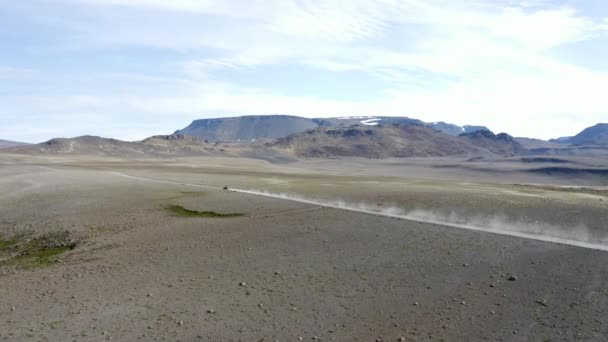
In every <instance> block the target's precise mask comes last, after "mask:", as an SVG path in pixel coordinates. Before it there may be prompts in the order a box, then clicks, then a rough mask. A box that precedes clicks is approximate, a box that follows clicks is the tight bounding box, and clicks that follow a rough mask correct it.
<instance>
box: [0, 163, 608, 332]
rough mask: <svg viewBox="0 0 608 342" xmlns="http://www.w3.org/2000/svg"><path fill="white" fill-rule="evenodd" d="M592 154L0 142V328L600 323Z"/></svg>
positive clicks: (600, 225)
mask: <svg viewBox="0 0 608 342" xmlns="http://www.w3.org/2000/svg"><path fill="white" fill-rule="evenodd" d="M605 165H606V164H605V162H604V161H602V160H583V159H576V160H569V161H568V163H567V164H566V165H564V163H560V162H559V161H556V160H549V161H546V160H536V161H522V160H519V159H518V160H511V161H500V162H495V161H484V160H480V161H456V160H447V159H446V160H439V159H435V160H427V159H420V160H391V159H388V160H385V161H381V162H379V161H374V162H373V163H372V162H369V161H365V160H358V159H345V160H308V161H301V162H296V163H291V164H281V165H278V164H271V163H268V162H265V161H260V160H249V159H244V158H240V159H237V158H214V157H200V158H179V159H171V160H169V159H139V160H123V159H120V158H109V157H82V156H73V155H70V156H63V157H58V156H36V157H32V156H23V155H9V154H5V155H2V156H0V175H1V177H0V235H1V236H2V238H1V239H0V272H1V273H0V291H1V296H0V310H1V311H0V339H4V340H11V341H12V340H33V341H56V340H76V341H102V340H110V339H113V340H119V341H133V340H143V341H148V340H167V341H175V340H181V341H191V340H243V341H249V340H262V339H263V340H280V341H297V340H313V339H315V340H360V341H369V340H380V341H397V340H403V341H426V340H438V341H439V340H444V341H477V340H489V341H495V340H505V341H571V340H588V341H605V340H607V339H608V323H607V322H606V320H605V317H606V316H607V315H608V272H607V271H608V252H606V251H604V250H601V249H602V248H603V246H604V245H605V242H606V241H608V239H606V233H607V232H608V228H606V227H608V215H607V214H606V213H607V212H608V190H607V189H606V186H608V184H607V183H606V177H605V176H604V175H603V174H601V172H599V173H597V172H590V173H589V172H587V173H585V172H582V173H580V172H576V170H578V169H581V168H582V169H585V170H588V169H594V170H604V168H605ZM547 168H549V171H547V172H545V171H546V170H547ZM552 168H559V169H558V171H559V170H561V171H559V172H557V171H556V169H552ZM531 170H532V171H531ZM534 170H541V171H534ZM542 170H545V171H542ZM564 170H575V172H574V174H573V173H572V171H568V172H565V171H564ZM224 186H226V187H228V189H227V190H224V189H223V187H224ZM231 190H253V191H258V192H266V193H267V195H271V196H276V197H283V198H272V197H267V196H258V195H251V194H246V193H242V192H237V191H231ZM286 198H287V199H286ZM288 199H292V200H288ZM293 199H295V201H294V200H293ZM307 201H308V202H310V203H307ZM311 203H318V204H311ZM319 203H320V204H319ZM323 203H325V204H326V205H323ZM341 207H343V208H344V209H349V210H343V209H340V208H341ZM351 209H352V210H351ZM358 209H361V210H363V211H371V212H377V213H378V214H377V215H375V214H374V215H372V214H369V213H365V212H355V211H353V210H358ZM395 213H396V214H397V215H396V216H406V217H409V216H412V215H413V216H415V217H418V218H427V219H429V218H432V219H433V220H434V221H437V222H438V223H436V224H430V223H423V222H416V221H412V220H407V219H399V218H395V217H388V216H390V215H393V214H395ZM383 215H385V216H383ZM416 215H418V216H416ZM425 215H426V216H425ZM431 216H432V217H431ZM441 222H443V223H444V224H441ZM458 225H472V226H475V227H479V228H492V229H500V230H501V231H502V232H503V233H507V234H509V233H526V234H532V235H534V234H537V235H538V236H539V238H541V237H552V238H559V239H563V240H566V241H572V242H573V243H576V242H577V241H579V242H586V243H591V244H592V247H593V246H596V247H595V248H596V249H594V248H581V247H576V246H571V245H567V244H557V243H550V242H545V241H538V240H536V239H524V238H519V237H513V236H505V235H501V234H495V233H488V232H483V231H475V230H468V229H459V228H456V227H454V226H458Z"/></svg>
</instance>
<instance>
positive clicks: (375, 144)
mask: <svg viewBox="0 0 608 342" xmlns="http://www.w3.org/2000/svg"><path fill="white" fill-rule="evenodd" d="M484 133H487V134H483V135H481V136H478V135H474V134H470V135H463V136H452V135H448V134H444V133H442V132H439V131H437V130H435V129H433V128H430V127H427V126H425V125H397V124H395V125H388V126H351V127H320V128H317V129H312V130H308V131H306V132H303V133H297V134H293V135H290V136H288V137H286V138H282V139H278V140H277V141H276V142H274V143H271V144H269V146H272V147H276V148H279V149H282V150H285V151H288V152H289V153H293V154H294V155H296V156H298V157H305V158H311V157H312V158H314V157H317V158H324V157H363V158H387V157H431V156H435V157H442V156H471V155H501V156H502V155H513V154H521V153H525V152H526V150H525V149H524V148H523V147H522V146H521V145H519V144H518V143H517V142H515V141H514V140H513V139H512V138H511V137H510V136H508V135H506V134H504V135H500V134H499V135H494V134H493V133H491V132H484ZM485 145H487V146H485Z"/></svg>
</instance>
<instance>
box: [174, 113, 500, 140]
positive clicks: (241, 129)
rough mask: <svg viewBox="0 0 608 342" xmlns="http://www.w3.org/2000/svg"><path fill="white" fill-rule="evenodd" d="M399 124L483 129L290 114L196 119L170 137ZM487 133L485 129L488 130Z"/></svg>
mask: <svg viewBox="0 0 608 342" xmlns="http://www.w3.org/2000/svg"><path fill="white" fill-rule="evenodd" d="M393 124H400V125H426V126H428V127H430V128H433V129H435V130H438V131H441V132H444V133H446V134H449V135H452V136H458V135H459V134H462V133H470V132H474V131H477V130H488V129H487V128H486V127H483V126H464V127H460V126H457V125H453V124H449V123H445V122H434V123H425V122H423V121H420V120H418V119H412V118H408V117H403V116H348V117H330V118H315V119H308V118H303V117H298V116H291V115H249V116H238V117H229V118H216V119H200V120H195V121H193V122H192V123H191V124H190V125H189V126H188V127H186V128H184V129H181V130H177V131H176V132H175V133H174V134H184V135H190V136H195V137H199V138H201V139H206V140H208V141H229V142H236V141H240V142H251V141H255V140H274V139H278V138H284V137H287V136H289V135H291V134H295V133H301V132H304V131H306V130H310V129H315V128H319V127H350V126H353V125H362V126H387V125H393ZM488 131H489V130H488Z"/></svg>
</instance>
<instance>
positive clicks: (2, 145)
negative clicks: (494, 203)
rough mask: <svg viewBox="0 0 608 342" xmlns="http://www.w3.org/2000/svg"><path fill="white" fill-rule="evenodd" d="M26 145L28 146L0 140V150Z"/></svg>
mask: <svg viewBox="0 0 608 342" xmlns="http://www.w3.org/2000/svg"><path fill="white" fill-rule="evenodd" d="M26 145H29V144H26V143H22V142H17V141H10V140H0V148H10V147H16V146H26Z"/></svg>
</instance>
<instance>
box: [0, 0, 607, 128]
mask: <svg viewBox="0 0 608 342" xmlns="http://www.w3.org/2000/svg"><path fill="white" fill-rule="evenodd" d="M54 3H63V4H66V3H67V4H69V6H67V7H65V8H64V10H63V11H62V12H61V13H60V15H62V16H63V19H64V20H65V21H66V22H69V23H70V25H66V29H67V30H68V31H69V32H72V33H73V35H72V36H70V37H69V39H66V40H67V41H69V43H70V44H75V45H77V46H78V47H79V48H81V49H83V50H84V51H86V50H87V48H88V49H90V50H91V51H96V49H102V50H104V51H106V50H109V49H107V48H108V47H110V48H114V47H120V48H130V47H142V46H144V47H152V48H154V49H160V50H162V51H165V52H167V53H171V54H173V56H174V58H175V59H174V60H173V62H171V63H168V64H164V65H161V64H160V63H159V68H163V73H165V74H171V75H172V76H171V77H162V76H161V77H158V76H156V73H155V72H150V75H138V76H136V75H130V74H128V75H118V74H112V73H105V72H96V73H93V72H88V73H86V74H87V75H89V76H91V77H93V78H94V79H97V80H99V79H103V78H104V77H106V78H108V79H114V80H116V81H117V83H118V84H121V86H119V87H118V89H115V90H113V91H111V92H110V94H108V91H103V92H101V93H100V92H99V91H98V90H96V89H87V88H84V89H83V90H82V92H83V93H84V94H85V95H84V96H85V97H84V98H80V97H79V96H81V95H82V94H68V95H62V96H63V97H61V96H60V97H58V101H57V102H58V103H47V104H46V107H47V108H46V109H47V110H49V111H52V110H53V108H54V110H55V113H58V114H57V115H59V113H66V112H67V113H78V112H79V111H81V112H86V113H96V115H103V114H104V113H106V114H107V116H108V117H111V118H120V117H121V116H124V113H125V112H127V113H134V114H131V115H134V116H137V117H144V116H145V115H146V114H147V115H149V116H150V117H151V118H153V119H154V120H160V121H162V120H168V119H164V118H163V117H162V115H163V114H165V115H166V114H167V113H170V114H171V116H172V117H173V120H189V119H191V118H196V116H198V115H222V114H265V113H292V114H300V115H307V116H323V115H349V114H353V115H356V114H384V115H410V116H413V117H419V118H421V119H425V120H429V121H435V120H444V121H452V122H455V123H460V124H469V123H474V124H487V125H488V126H490V127H491V128H494V129H496V130H506V131H509V132H510V133H513V134H515V135H532V136H541V137H544V138H549V137H554V136H557V135H567V134H573V133H575V132H574V131H573V130H574V129H573V128H577V129H578V128H579V127H578V126H577V125H589V124H592V123H593V121H599V120H600V119H601V116H602V115H603V114H605V113H606V112H605V111H606V108H608V102H607V101H606V97H605V96H604V94H602V89H606V87H607V85H608V74H607V73H606V72H602V71H598V70H594V69H593V68H592V67H590V66H588V65H585V64H577V63H575V62H572V61H569V62H567V61H564V60H562V59H560V58H559V57H558V55H557V54H556V53H555V51H556V50H557V49H564V48H565V49H567V48H568V46H569V44H572V43H577V42H584V41H585V40H588V39H591V38H596V37H598V36H601V35H605V34H606V31H607V30H608V18H605V19H601V20H597V19H593V18H591V17H587V16H585V15H583V14H582V12H581V11H579V10H577V8H576V7H575V6H574V5H576V4H575V3H573V4H572V5H571V6H563V5H554V4H552V2H550V1H544V0H542V1H507V0H475V1H459V2H457V1H453V0H451V1H447V0H427V1H421V0H401V1H399V0H375V1H374V0H351V1H320V0H298V1H296V0H268V1H263V2H262V1H245V0H234V1H220V0H217V1H212V0H201V1H195V0H175V1H164V0H95V1H94V0H54ZM83 6H84V7H83ZM83 8H84V9H85V10H83ZM74 9H80V10H81V11H82V12H83V13H86V17H85V19H79V18H77V17H78V14H79V13H81V12H77V11H74ZM90 9H94V10H93V11H91V10H90ZM73 11H74V12H73ZM60 20H61V18H58V19H57V21H60ZM74 22H77V23H78V24H77V25H74ZM182 55H183V57H182ZM151 58H153V57H151ZM264 66H283V67H285V68H292V67H293V68H295V67H299V68H308V69H306V70H309V69H314V70H315V72H320V71H322V72H326V73H329V74H332V75H334V76H335V78H336V79H337V80H340V78H341V76H342V75H343V73H346V72H358V73H364V74H366V75H369V76H371V77H375V78H378V79H380V80H381V81H383V82H384V84H385V88H384V89H382V90H383V91H384V92H380V93H384V94H385V96H384V97H381V98H376V99H373V100H365V101H364V100H360V99H357V98H353V99H350V100H349V101H346V100H341V101H338V100H327V99H325V100H323V99H320V98H318V97H314V96H311V95H310V94H308V93H302V94H300V95H291V96H286V95H281V94H279V93H277V92H273V91H272V90H269V89H260V88H259V87H256V86H255V85H253V86H250V87H245V86H243V85H240V84H239V81H238V74H239V73H240V72H246V71H248V70H249V69H251V68H256V67H259V68H263V67H264ZM223 71H230V72H231V73H233V74H236V75H237V76H236V77H233V78H231V79H225V78H224V73H223ZM104 73H105V74H106V76H102V75H101V74H104ZM3 75H13V76H11V77H15V73H14V71H10V70H9V69H6V70H4V69H1V68H0V79H1V78H3V77H7V76H3ZM148 77H149V78H148ZM269 77H271V76H269ZM297 82H298V80H293V81H292V83H297ZM345 82H347V81H345ZM285 86H286V87H289V84H286V85H285ZM344 87H345V88H347V87H348V84H347V83H345V84H344ZM374 90H376V89H374ZM86 96H91V97H90V98H88V101H89V102H86V101H84V100H85V99H87V97H86ZM93 99H95V100H93ZM12 101H13V102H12V103H13V105H12V108H13V110H14V111H15V112H19V110H20V109H19V106H21V108H22V109H21V111H24V112H25V111H28V110H30V111H31V110H32V108H30V107H28V106H27V105H25V104H19V103H18V101H17V100H15V99H13V100H12ZM95 101H98V102H95ZM24 102H25V100H24ZM36 110H45V108H43V106H40V107H39V108H36ZM4 112H5V113H6V109H5V110H4ZM0 115H2V113H0ZM66 115H67V114H66ZM73 115H75V114H73ZM581 118H582V119H584V120H582V121H581V120H580V119H581ZM151 120H152V119H151ZM577 120H578V121H581V122H582V123H578V121H577ZM102 121H103V120H102ZM180 122H181V121H180ZM175 128H179V127H171V128H170V129H165V131H172V130H173V129H175ZM146 132H147V131H146ZM0 133H1V132H0ZM155 133H156V132H155ZM129 135H132V134H131V133H129Z"/></svg>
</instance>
